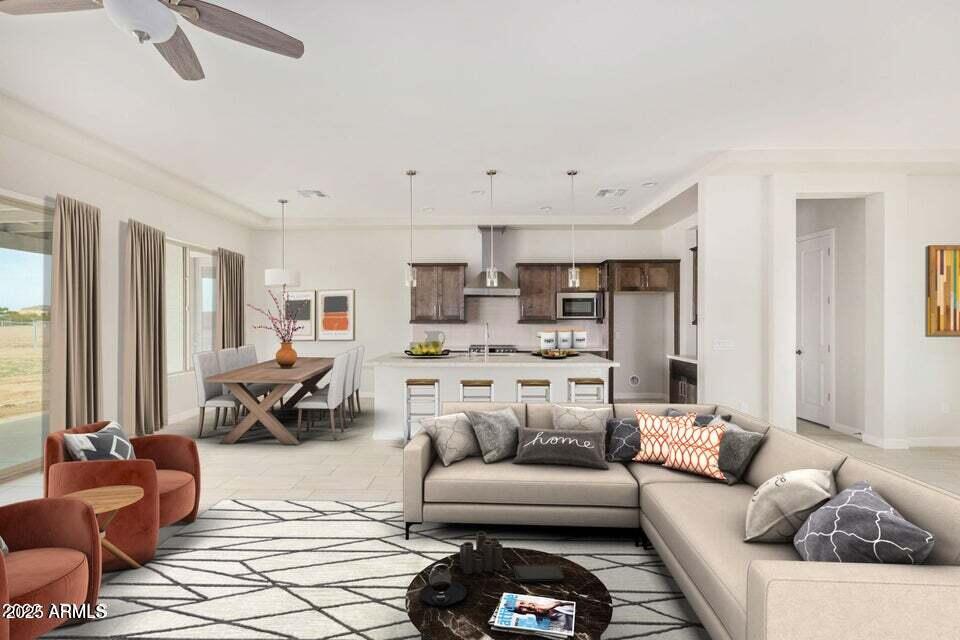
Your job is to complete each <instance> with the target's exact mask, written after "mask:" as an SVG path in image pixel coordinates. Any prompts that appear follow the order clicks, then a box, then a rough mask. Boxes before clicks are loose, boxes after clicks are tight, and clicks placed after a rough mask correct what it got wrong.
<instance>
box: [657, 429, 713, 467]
mask: <svg viewBox="0 0 960 640" xmlns="http://www.w3.org/2000/svg"><path fill="white" fill-rule="evenodd" d="M724 431H725V428H724V426H723V425H722V424H719V425H710V426H707V427H698V426H696V425H680V424H673V425H670V447H669V450H668V451H667V459H666V460H665V461H664V463H663V466H665V467H668V468H670V469H676V470H678V471H686V472H687V473H695V474H697V475H698V476H706V477H707V478H713V479H714V480H725V479H726V478H724V476H723V472H722V471H721V470H720V467H719V466H718V463H719V460H720V443H721V442H722V441H723V437H724Z"/></svg>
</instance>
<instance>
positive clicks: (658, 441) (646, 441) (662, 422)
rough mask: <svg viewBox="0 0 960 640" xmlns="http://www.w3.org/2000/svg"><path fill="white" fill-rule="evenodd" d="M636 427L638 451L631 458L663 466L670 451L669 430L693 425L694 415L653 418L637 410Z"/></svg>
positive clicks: (695, 415)
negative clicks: (638, 430) (637, 429)
mask: <svg viewBox="0 0 960 640" xmlns="http://www.w3.org/2000/svg"><path fill="white" fill-rule="evenodd" d="M636 414H637V425H638V426H639V427H640V450H639V451H638V452H637V455H635V456H633V459H634V461H635V462H658V463H660V464H663V463H664V462H666V460H667V454H668V452H669V451H670V428H671V427H672V426H673V425H677V426H678V427H679V426H690V427H692V426H693V425H694V420H695V419H696V417H697V414H695V413H688V414H686V415H683V416H655V415H652V414H649V413H644V412H643V411H640V410H637V411H636Z"/></svg>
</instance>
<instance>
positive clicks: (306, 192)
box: [297, 189, 329, 198]
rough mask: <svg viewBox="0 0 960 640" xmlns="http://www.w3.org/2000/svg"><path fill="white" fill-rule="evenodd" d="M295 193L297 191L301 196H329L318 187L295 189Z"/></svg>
mask: <svg viewBox="0 0 960 640" xmlns="http://www.w3.org/2000/svg"><path fill="white" fill-rule="evenodd" d="M297 193H299V194H300V195H301V196H303V197H304V198H327V197H329V196H327V194H325V193H324V192H323V191H320V189H297Z"/></svg>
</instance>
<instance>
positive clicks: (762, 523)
mask: <svg viewBox="0 0 960 640" xmlns="http://www.w3.org/2000/svg"><path fill="white" fill-rule="evenodd" d="M836 493H837V485H836V483H835V482H834V479H833V471H830V470H825V469H795V470H793V471H786V472H784V473H780V474H777V475H775V476H773V477H772V478H770V479H769V480H767V481H766V482H764V483H763V484H762V485H760V487H759V488H758V489H757V491H756V492H755V493H754V494H753V497H752V498H751V499H750V504H748V505H747V526H746V529H747V531H746V535H745V536H744V538H743V541H744V542H790V541H791V540H793V534H795V533H796V532H797V529H799V528H800V527H801V525H803V523H804V522H805V521H806V519H807V516H809V515H810V514H811V513H813V512H814V511H816V510H817V509H818V508H819V507H820V505H822V504H823V503H824V502H826V501H827V500H829V499H830V498H832V497H833V496H834V495H836Z"/></svg>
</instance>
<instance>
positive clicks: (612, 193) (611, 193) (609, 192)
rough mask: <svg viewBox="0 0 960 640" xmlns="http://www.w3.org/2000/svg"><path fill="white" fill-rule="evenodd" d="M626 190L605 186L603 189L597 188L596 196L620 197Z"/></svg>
mask: <svg viewBox="0 0 960 640" xmlns="http://www.w3.org/2000/svg"><path fill="white" fill-rule="evenodd" d="M626 192H627V190H626V189H614V188H613V187H605V188H603V189H597V197H598V198H620V197H622V196H623V194H625V193H626Z"/></svg>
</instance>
